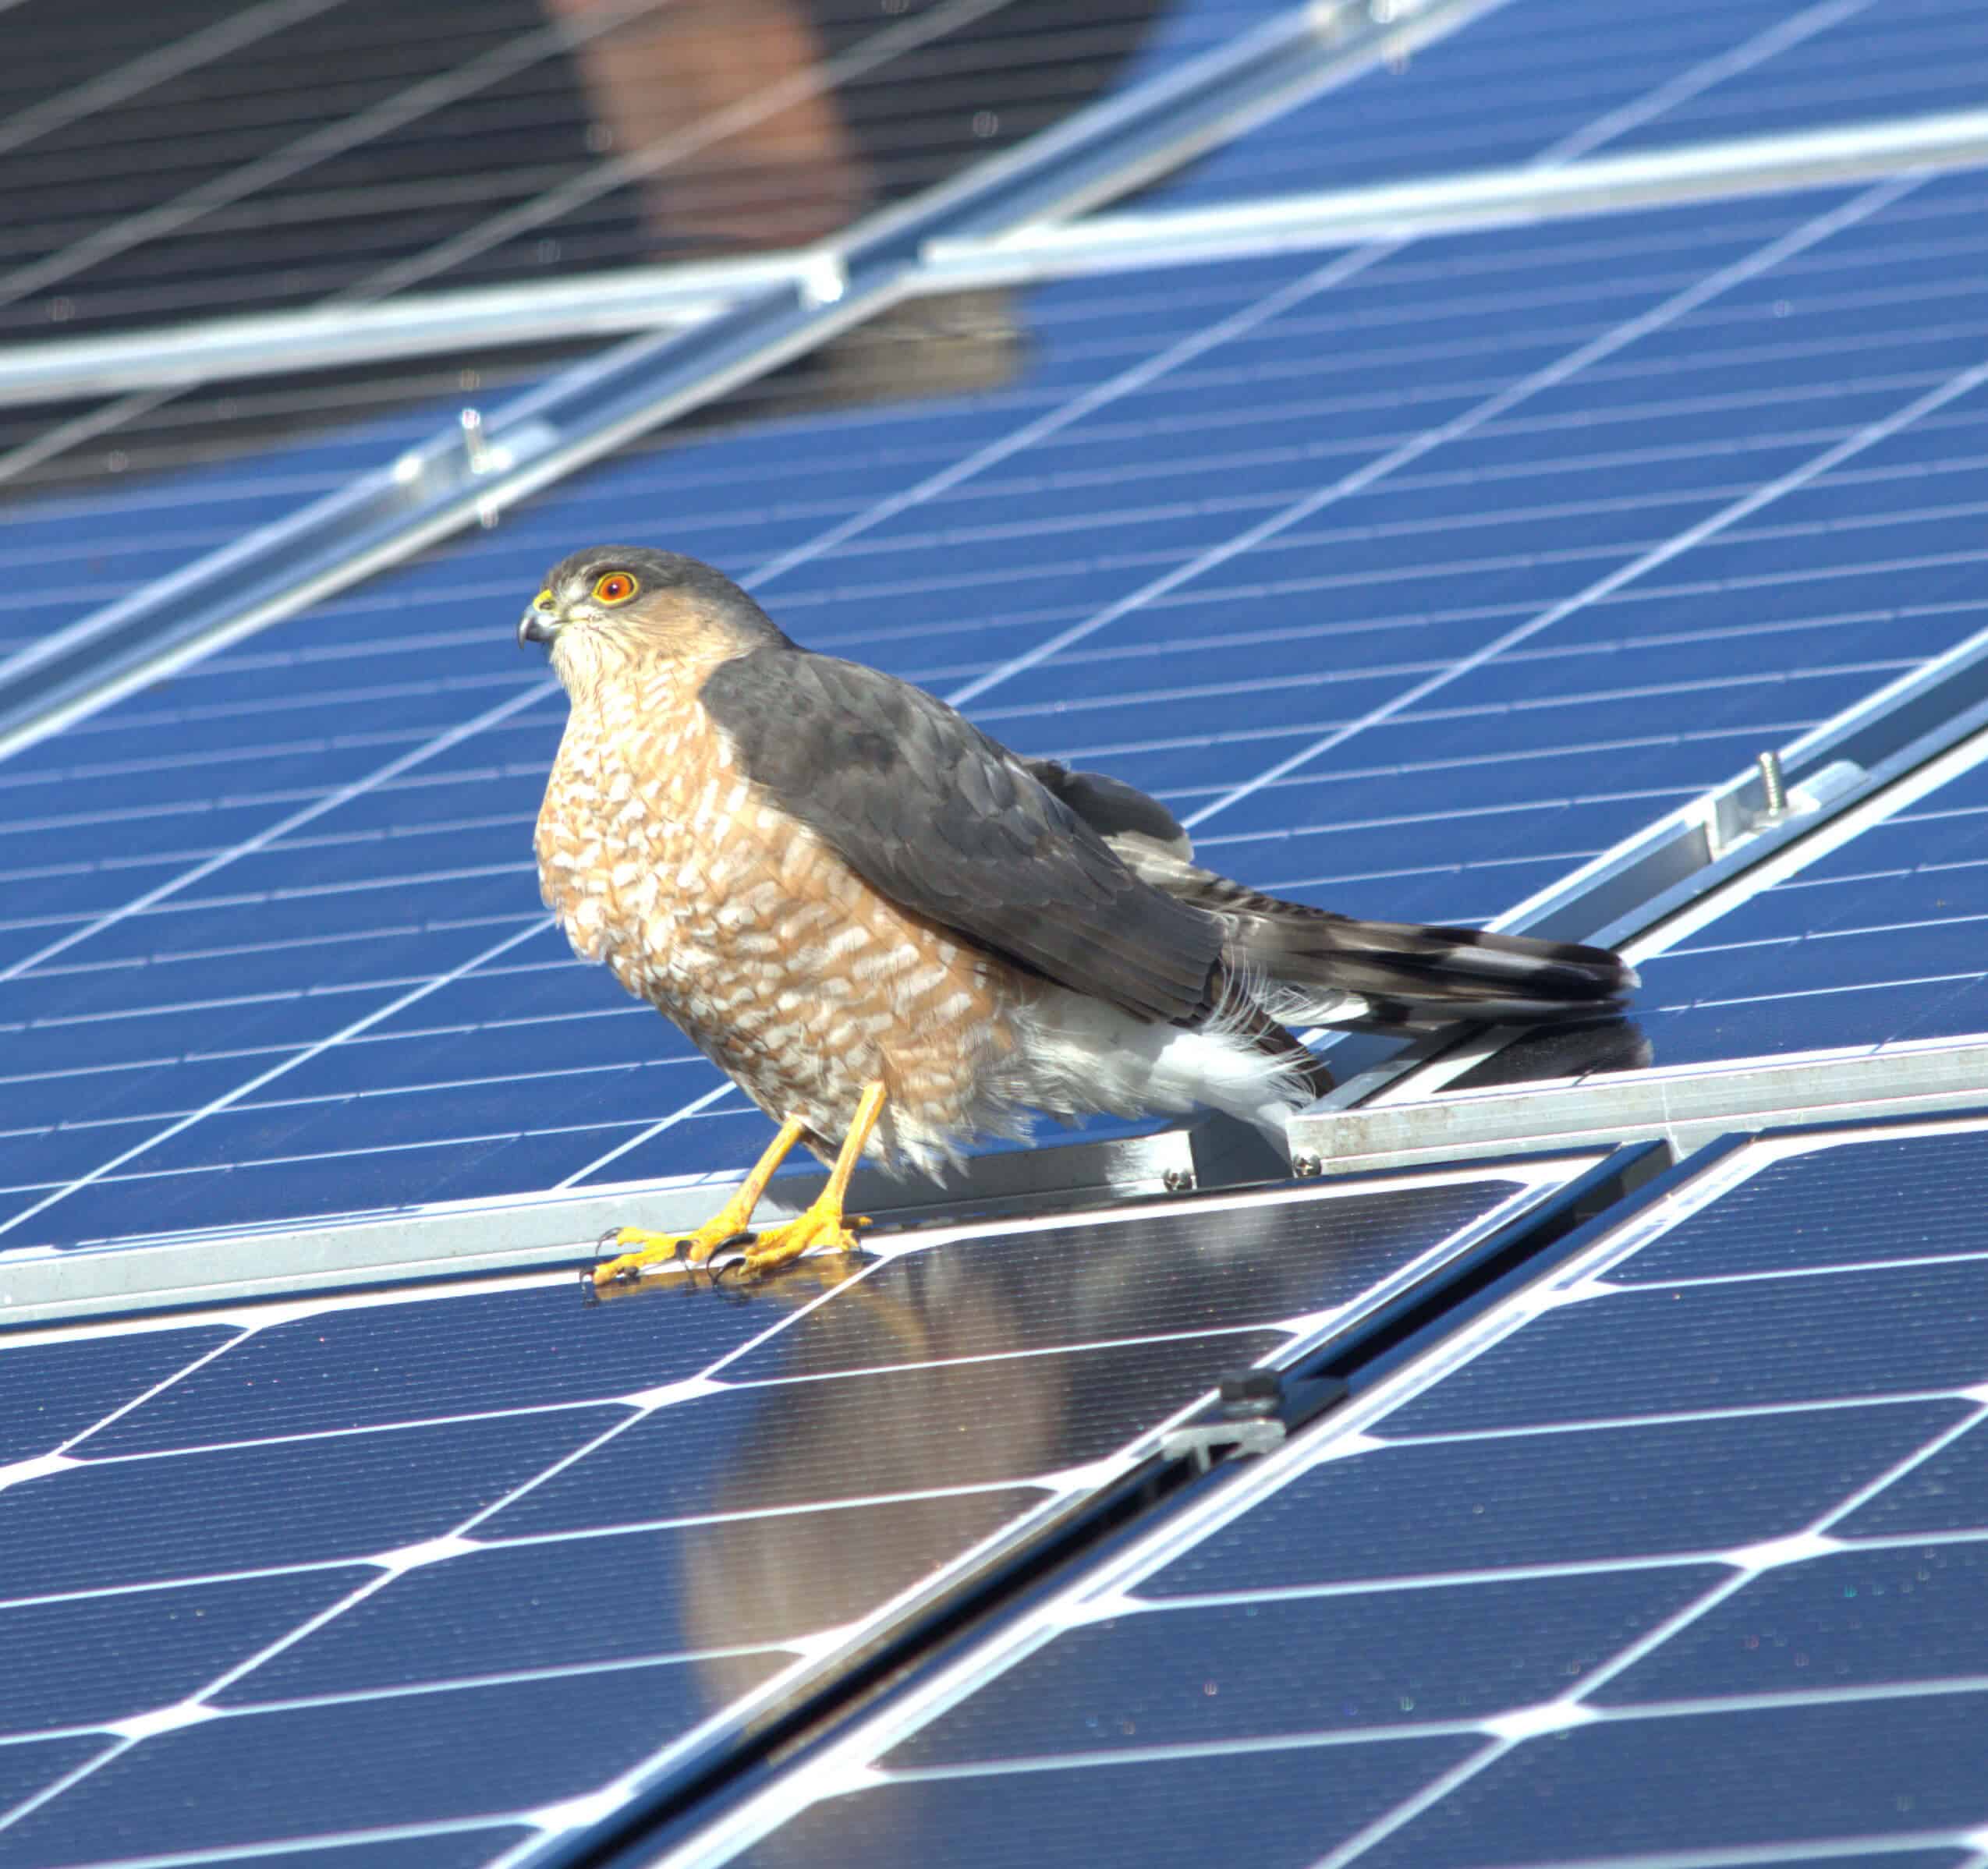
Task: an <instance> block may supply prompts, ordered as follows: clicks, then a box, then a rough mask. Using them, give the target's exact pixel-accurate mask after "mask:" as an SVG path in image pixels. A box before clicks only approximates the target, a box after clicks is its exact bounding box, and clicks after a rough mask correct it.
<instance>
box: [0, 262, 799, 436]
mask: <svg viewBox="0 0 1988 1869" xmlns="http://www.w3.org/2000/svg"><path fill="white" fill-rule="evenodd" d="M807 267H808V259H807V256H806V254H805V253H801V252H799V251H796V252H793V253H764V254H756V255H754V256H753V257H752V258H750V259H742V260H716V261H713V262H712V263H711V264H708V265H688V266H635V267H622V268H620V269H618V271H614V272H604V273H587V274H580V275H579V276H578V277H574V278H565V279H561V280H558V281H548V282H545V283H542V284H537V283H535V284H533V285H494V286H477V287H475V288H470V289H466V290H463V291H459V292H423V293H416V294H410V295H409V296H408V297H406V298H404V299H383V300H381V302H380V303H378V304H377V305H337V306H310V307H307V309H305V310H300V311H281V312H262V313H257V314H256V315H255V316H253V317H238V318H211V319H207V320H203V321H202V322H200V323H199V324H176V325H171V326H168V327H165V328H164V329H147V330H144V331H120V332H119V333H118V334H117V335H115V336H113V337H101V338H60V339H57V340H55V342H45V343H38V344H26V345H17V346H14V347H11V348H9V349H7V350H5V351H4V352H0V405H6V404H12V403H34V402H55V401H57V400H58V399H62V398H70V397H76V396H101V395H118V394H119V393H121V392H122V391H127V390H134V389H161V388H184V387H186V386H189V385H191V384H198V383H219V382H225V381H229V380H231V379H233V378H236V377H273V376H285V375H289V374H291V373H295V372H298V371H303V370H337V369H342V368H346V367H349V366H353V365H364V364H369V363H389V362H392V361H393V360H394V359H398V358H402V357H420V356H448V355H452V354H455V353H458V352H462V351H465V350H470V349H477V348H498V347H502V346H507V345H517V344H540V343H553V342H558V341H559V340H561V339H562V338H590V337H591V338H618V337H625V336H626V335H628V334H629V332H631V331H680V330H682V329H684V328H685V327H687V326H690V325H693V324H703V323H704V322H705V321H706V320H708V319H711V318H714V317H717V316H718V314H719V313H721V312H722V311H724V310H726V308H727V307H728V306H732V305H734V304H735V303H737V302H738V301H739V299H742V298H744V297H745V296H746V295H747V294H749V293H750V292H757V291H761V290H764V288H767V287H768V286H770V285H779V284H781V283H782V282H783V281H785V282H790V283H791V282H792V281H797V280H799V279H800V278H803V277H804V276H805V274H806V271H807Z"/></svg>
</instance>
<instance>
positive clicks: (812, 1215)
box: [739, 1195, 871, 1276]
mask: <svg viewBox="0 0 1988 1869" xmlns="http://www.w3.org/2000/svg"><path fill="white" fill-rule="evenodd" d="M870 1223H871V1222H870V1217H869V1216H868V1215H866V1214H860V1213H852V1214H848V1215H845V1214H844V1213H843V1212H842V1202H840V1201H831V1200H830V1199H828V1198H827V1196H826V1195H824V1197H823V1198H821V1199H820V1200H818V1201H817V1202H815V1204H814V1205H813V1206H812V1207H810V1208H809V1209H807V1211H806V1212H805V1213H798V1214H796V1215H795V1216H794V1217H793V1219H791V1220H782V1221H781V1223H780V1224H779V1225H778V1227H767V1229H766V1230H765V1231H764V1232H763V1233H761V1234H757V1235H756V1236H755V1237H753V1241H752V1242H751V1243H750V1244H749V1245H748V1246H747V1247H746V1256H745V1258H743V1259H742V1260H741V1261H740V1262H739V1271H740V1272H741V1273H745V1274H746V1275H747V1276H756V1275H757V1274H758V1273H762V1272H771V1270H772V1269H774V1266H776V1265H785V1264H786V1263H787V1262H788V1260H789V1259H798V1258H799V1257H800V1256H801V1255H802V1254H803V1253H804V1252H812V1251H814V1250H815V1249H816V1248H825V1249H826V1250H827V1251H830V1252H860V1251H862V1250H863V1243H862V1241H859V1239H857V1237H856V1233H857V1231H858V1230H859V1229H860V1228H862V1227H867V1226H869V1225H870Z"/></svg>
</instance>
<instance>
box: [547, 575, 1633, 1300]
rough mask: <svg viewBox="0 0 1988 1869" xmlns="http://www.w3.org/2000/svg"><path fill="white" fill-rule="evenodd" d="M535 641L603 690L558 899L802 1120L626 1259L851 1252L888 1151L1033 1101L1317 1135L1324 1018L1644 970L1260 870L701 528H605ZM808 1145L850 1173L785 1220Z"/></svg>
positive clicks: (648, 994)
mask: <svg viewBox="0 0 1988 1869" xmlns="http://www.w3.org/2000/svg"><path fill="white" fill-rule="evenodd" d="M518 637H519V642H520V643H521V644H523V643H526V642H537V643H542V644H544V646H546V648H547V650H548V651H549V652H550V654H551V662H552V666H553V667H554V669H555V671H557V673H558V678H559V680H560V681H561V682H562V684H563V685H564V686H565V690H566V693H567V695H568V696H569V699H570V702H571V709H570V712H569V717H568V720H567V723H566V729H565V737H564V738H563V739H562V741H561V742H560V746H559V752H558V759H557V760H556V761H555V763H554V765H553V768H552V773H551V779H550V781H548V783H547V787H546V791H545V802H544V808H543V809H541V811H540V814H539V819H538V828H537V851H538V866H539V880H540V887H541V888H542V889H543V890H544V895H545V899H546V901H547V904H548V905H549V906H550V907H551V908H552V909H553V911H555V914H556V915H557V916H558V920H559V922H560V924H561V926H562V927H563V928H564V929H565V932H566V934H567V936H568V937H569V939H570V940H571V941H572V944H573V947H574V948H575V949H576V950H577V951H578V952H579V954H580V955H581V956H582V957H583V958H586V959H587V960H590V961H604V962H605V963H606V964H607V965H608V967H609V968H611V969H612V970H613V972H614V973H615V977H616V978H617V979H619V980H620V982H622V985H623V986H625V987H626V988H627V989H629V992H630V993H634V994H636V996H639V997H640V998H642V999H643V1000H647V1001H648V1002H649V1003H650V1004H651V1005H653V1006H654V1007H656V1008H657V1010H658V1011H661V1012H662V1013H664V1014H667V1015H668V1017H669V1018H672V1019H673V1020H675V1021H676V1023H677V1024H678V1025H680V1026H681V1027H682V1028H683V1030H684V1031H685V1032H686V1033H687V1034H688V1035H689V1037H690V1039H692V1041H693V1042H694V1043H695V1044H696V1046H698V1048H699V1049H700V1050H702V1051H703V1053H705V1055H706V1056H707V1057H709V1058H710V1059H711V1060H712V1061H713V1062H714V1064H717V1065H718V1067H720V1068H721V1070H723V1071H725V1072H726V1073H728V1074H729V1075H730V1076H731V1078H732V1079H733V1081H735V1082H736V1083H737V1084H738V1085H739V1087H740V1088H742V1090H743V1091H744V1092H746V1095H747V1096H749V1097H750V1098H751V1099H753V1102H754V1103H757V1104H758V1105H759V1106H760V1108H761V1109H762V1110H764V1111H765V1112H766V1113H767V1115H768V1116H770V1117H772V1118H773V1119H774V1121H775V1122H776V1123H778V1125H779V1132H778V1134H777V1135H776V1136H775V1138H774V1142H773V1144H772V1146H771V1148H770V1149H768V1150H767V1152H766V1154H765V1155H764V1156H763V1157H762V1158H761V1159H760V1162H759V1163H758V1164H757V1166H755V1167H754V1169H753V1171H752V1173H750V1174H749V1176H748V1177H746V1181H745V1182H744V1183H743V1184H742V1185H741V1187H740V1188H739V1190H738V1191H737V1192H736V1193H735V1195H733V1197H732V1198H731V1199H730V1200H728V1202H725V1205H724V1206H723V1208H722V1209H721V1211H720V1212H718V1214H717V1215H716V1216H714V1218H713V1219H711V1220H710V1221H708V1222H707V1223H705V1224H704V1225H703V1226H702V1227H698V1228H697V1229H696V1230H695V1231H694V1232H693V1233H692V1234H689V1235H687V1236H685V1237H682V1238H679V1237H673V1236H667V1235H658V1234H647V1233H643V1232H641V1231H640V1230H636V1229H633V1228H625V1229H622V1230H619V1231H618V1234H617V1235H616V1237H615V1244H616V1245H617V1246H618V1247H622V1248H626V1249H627V1250H625V1251H622V1252H621V1253H620V1254H619V1255H618V1256H617V1257H615V1258H612V1259H611V1260H609V1261H608V1262H606V1263H604V1265H601V1266H600V1267H599V1268H597V1270H596V1273H595V1275H594V1276H595V1278H596V1280H597V1282H599V1283H608V1282H610V1281H613V1280H625V1279H629V1278H633V1277H639V1276H640V1273H641V1269H642V1268H643V1266H644V1265H647V1264H649V1263H651V1262H654V1261H657V1260H660V1259H664V1258H688V1259H689V1261H690V1262H692V1263H693V1264H697V1263H702V1262H705V1261H707V1260H708V1259H710V1258H711V1257H712V1255H714V1254H715V1253H717V1252H718V1251H719V1249H720V1248H722V1247H726V1246H729V1245H735V1244H740V1243H741V1242H742V1243H743V1244H745V1245H746V1255H745V1258H744V1262H743V1263H744V1266H745V1268H746V1270H747V1271H748V1272H754V1271H758V1270H761V1269H766V1268H769V1267H771V1266H774V1265H778V1264H780V1263H781V1262H783V1261H785V1260H787V1259H789V1258H793V1257H794V1256H795V1255H797V1254H799V1253H801V1252H804V1251H807V1250H808V1249H809V1248H811V1247H817V1246H820V1247H827V1248H837V1249H840V1250H843V1251H849V1250H852V1249H853V1248H855V1246H856V1239H855V1235H854V1234H853V1232H852V1229H851V1225H850V1223H849V1220H848V1219H847V1218H846V1217H845V1214H844V1212H843V1203H844V1200H845V1195H846V1191H847V1188H848V1184H849V1175H850V1173H851V1171H852V1169H853V1168H854V1166H855V1165H856V1162H857V1160H858V1159H859V1158H860V1157H862V1156H865V1155H869V1156H874V1157H876V1158H877V1159H880V1160H881V1162H883V1163H884V1164H885V1165H886V1166H888V1167H898V1166H909V1167H911V1168H914V1169H918V1170H925V1171H928V1172H929V1171H933V1170H937V1169H940V1168H942V1167H943V1166H944V1164H945V1163H947V1162H948V1160H950V1159H956V1158H957V1156H959V1152H961V1150H962V1148H963V1146H964V1145H966V1144H967V1143H968V1142H970V1141H971V1140H972V1139H973V1138H975V1137H976V1136H988V1135H1008V1136H1019V1135H1026V1134H1027V1133H1028V1130H1029V1124H1030V1120H1031V1113H1032V1112H1035V1111H1045V1112H1048V1113H1052V1114H1054V1115H1058V1116H1064V1117H1074V1116H1079V1115H1083V1114H1086V1113H1094V1112H1099V1111H1109V1112H1111V1113H1115V1114H1118V1115H1120V1116H1133V1115H1139V1114H1143V1113H1148V1112H1168V1113H1178V1112H1181V1111H1184V1110H1189V1109H1191V1108H1193V1107H1195V1106H1211V1107H1213V1108H1214V1109H1217V1110H1226V1111H1228V1112H1229V1113H1231V1114H1233V1115H1235V1116H1237V1117H1242V1118H1243V1119H1244V1120H1246V1121H1249V1122H1251V1123H1253V1124H1256V1125H1257V1126H1258V1127H1260V1128H1261V1129H1262V1130H1263V1131H1264V1132H1265V1133H1266V1134H1268V1135H1269V1136H1270V1138H1271V1139H1272V1140H1273V1142H1276V1143H1277V1145H1278V1146H1279V1147H1280V1148H1285V1147H1287V1146H1288V1145H1286V1143H1285V1117H1286V1115H1287V1114H1288V1113H1289V1112H1290V1111H1291V1110H1293V1109H1295V1108H1297V1107H1299V1106H1302V1104H1304V1103H1306V1102H1308V1101H1309V1100H1310V1099H1312V1098H1313V1096H1316V1094H1317V1093H1318V1092H1319V1091H1320V1089H1321V1088H1324V1085H1325V1084H1326V1083H1327V1081H1328V1080H1327V1079H1326V1078H1325V1076H1324V1071H1323V1068H1322V1067H1321V1066H1320V1064H1319V1063H1318V1061H1317V1060H1316V1059H1315V1058H1314V1057H1313V1055H1312V1054H1311V1053H1309V1051H1307V1050H1306V1049H1305V1047H1304V1046H1302V1044H1300V1043H1299V1041H1298V1039H1296V1038H1295V1036H1294V1035H1293V1034H1292V1032H1291V1030H1290V1029H1289V1028H1290V1027H1291V1026H1292V1025H1361V1026H1367V1027H1375V1028H1383V1029H1398V1030H1415V1029H1422V1028H1429V1027H1431V1026H1434V1025H1442V1024H1445V1023H1448V1022H1451V1021H1455V1020H1458V1019H1479V1020H1495V1021H1547V1020H1554V1019H1568V1018H1593V1017H1596V1016H1598V1015H1601V1014H1607V1013H1609V1012H1611V1011H1614V1010H1615V1009H1616V1008H1617V1007H1618V1005H1619V1004H1620V1002H1621V998H1622V996H1623V995H1624V994H1625V993H1627V992H1628V991H1629V990H1630V989H1632V987H1633V986H1635V984H1636V980H1635V974H1634V973H1633V972H1632V971H1631V970H1630V968H1628V967H1627V966H1626V965H1624V964H1623V962H1621V961H1620V960H1618V958H1616V957H1615V956H1614V954H1607V953H1604V952H1602V951H1600V950H1597V949H1594V948H1590V947H1576V946H1573V945H1571V944H1568V943H1557V942H1547V941H1537V940H1526V939H1524V938H1522V937H1518V936H1505V935H1493V934H1484V933H1476V932H1475V931H1472V930H1471V929H1456V928H1420V927H1412V926H1399V925H1396V924H1393V923H1388V922H1362V921H1355V920H1352V919H1348V918H1347V917H1345V916H1343V915H1333V914H1330V913H1328V912H1327V911H1324V910H1323V909H1318V908H1308V907H1306V906H1304V905H1302V904H1298V903H1295V902H1286V901H1279V900H1278V899H1277V898H1276V897H1273V896H1268V895H1263V894H1259V893H1258V892H1256V890H1251V889H1249V888H1246V887H1244V886H1243V885H1242V884H1241V883H1234V882H1231V881H1230V880H1228V879H1227V878H1226V877H1224V876H1217V874H1215V873H1214V872H1213V871H1210V870H1208V869H1202V868H1200V866H1198V865H1196V863H1195V862H1194V860H1193V851H1192V845H1191V844H1190V843H1189V840H1188V838H1187V836H1186V834H1185V833H1184V832H1183V831H1182V829H1181V827H1180V826H1179V825H1178V823H1175V820H1174V819H1173V817H1172V816H1171V814H1170V813H1169V812H1168V811H1167V809H1165V807H1164V805H1161V804H1159V803H1158V802H1156V801H1155V800H1153V799H1152V798H1147V797H1146V796H1145V795H1143V793H1140V792H1138V791H1134V790H1133V789H1132V788H1131V787H1130V786H1128V785H1124V784H1119V783H1118V782H1117V781H1114V780H1111V779H1109V778H1106V777H1101V776H1100V775H1098V774H1096V773H1083V772H1072V771H1070V770H1066V769H1065V767H1064V766H1061V765H1059V764H1058V763H1054V762H1053V761H1051V760H1047V759H1025V758H1023V757H1022V756H1020V755H1019V754H1017V753H1015V752H1010V751H1009V750H1008V749H1007V748H1006V747H1005V746H1003V745H1001V744H1000V742H998V741H996V740H993V739H990V738H989V737H988V736H987V735H986V734H984V733H983V732H981V731H980V730H979V729H978V728H977V727H974V726H973V724H971V723H970V722H969V721H968V720H966V719H965V718H964V717H962V716H961V715H960V714H959V713H955V711H954V710H953V709H951V707H949V706H947V705H946V704H945V703H944V702H943V701H941V700H938V699H935V698H934V696H930V695H929V694H927V693H926V692H924V691H923V689H921V688H914V687H913V686H912V685H910V684H909V682H905V681H898V679H896V678H895V677H893V676H891V675H888V674H882V673H881V672H880V671H877V670H875V669H872V668H866V667H863V666H862V665H860V664H857V663H854V662H845V661H840V660H836V659H835V658H834V657H828V656H824V655H817V654H814V653H811V652H810V651H809V650H805V649H803V648H802V647H801V646H799V644H798V643H796V642H793V641H792V639H790V638H788V636H787V635H785V633H784V632H782V631H781V629H780V628H779V627H778V625H776V624H775V623H774V621H773V620H772V619H771V618H770V617H769V616H767V614H766V612H765V611H763V610H762V609H760V607H759V605H758V604H756V603H755V602H754V601H753V600H752V598H751V597H749V596H747V595H746V593H745V592H744V591H743V590H742V589H740V588H739V586H737V585H736V584H735V583H733V582H732V580H731V579H728V578H727V577H725V575H723V574H722V573H721V572H717V571H714V570H713V569H712V568H711V567H710V566H709V565H703V564H700V563H699V562H698V561H696V559H694V558H684V557H681V556H679V555H678V554H675V553H672V552H664V551H656V550H649V549H647V548H646V547H636V546H622V545H604V546H597V547H593V548H591V549H590V550H585V551H579V552H576V553H574V554H572V556H571V557H569V558H565V559H562V561H560V562H559V563H558V565H555V566H554V568H553V569H552V571H551V575H549V576H548V577H547V579H546V582H545V588H544V589H543V590H541V591H540V593H539V594H538V596H537V598H536V599H535V600H533V603H532V604H531V607H530V608H529V609H528V610H527V611H526V612H525V614H524V616H523V619H522V621H520V622H519V626H518ZM796 1142H801V1143H805V1144H806V1145H807V1147H808V1148H809V1149H811V1150H812V1151H813V1152H814V1153H815V1154H816V1155H817V1156H819V1157H820V1159H822V1160H823V1161H824V1162H826V1163H830V1164H831V1173H830V1176H829V1179H828V1182H827V1186H826V1188H824V1190H823V1191H822V1194H821V1195H820V1198H819V1199H818V1200H817V1201H816V1202H814V1203H813V1205H812V1206H810V1208H809V1209H807V1211H806V1212H804V1213H803V1214H802V1215H801V1216H799V1218H797V1219H793V1220H791V1221H788V1222H787V1223H785V1224H783V1225H781V1226H779V1227H774V1228H771V1229H768V1230H766V1231H764V1232H762V1233H760V1234H758V1235H757V1236H753V1235H752V1234H749V1232H748V1228H749V1225H750V1222H751V1219H752V1215H753V1208H754V1206H755V1205H756V1204H757V1201H758V1199H759V1198H760V1195H761V1194H762V1192H763V1191H764V1189H765V1187H766V1185H767V1182H768V1181H770V1180H771V1177H772V1175H773V1173H774V1170H775V1169H776V1168H777V1167H778V1165H779V1163H781V1160H782V1159H783V1158H784V1157H785V1156H786V1155H787V1154H788V1152H789V1151H790V1150H791V1149H792V1148H793V1146H794V1145H795V1144H796Z"/></svg>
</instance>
